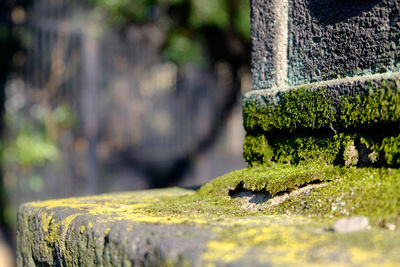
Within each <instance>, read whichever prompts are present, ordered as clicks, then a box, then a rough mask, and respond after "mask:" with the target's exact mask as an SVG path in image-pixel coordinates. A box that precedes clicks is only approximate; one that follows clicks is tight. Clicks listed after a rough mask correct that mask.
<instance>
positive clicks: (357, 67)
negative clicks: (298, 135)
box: [251, 0, 400, 90]
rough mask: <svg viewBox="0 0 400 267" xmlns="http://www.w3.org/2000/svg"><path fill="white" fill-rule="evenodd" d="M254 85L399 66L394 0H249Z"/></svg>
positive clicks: (399, 23) (398, 10)
mask: <svg viewBox="0 0 400 267" xmlns="http://www.w3.org/2000/svg"><path fill="white" fill-rule="evenodd" d="M251 5H252V20H251V23H252V26H251V27H252V38H251V40H252V71H253V89H254V90H260V89H272V88H275V87H285V86H297V85H301V84H307V83H312V82H318V81H326V80H332V79H337V78H339V77H341V78H344V77H354V76H362V75H370V74H376V73H383V72H396V71H399V70H400V64H399V63H400V53H399V45H400V1H399V0H367V1H365V0H348V1H344V0H343V1H342V0H327V1H319V0H284V1H277V0H253V1H251Z"/></svg>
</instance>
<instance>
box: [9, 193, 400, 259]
mask: <svg viewBox="0 0 400 267" xmlns="http://www.w3.org/2000/svg"><path fill="white" fill-rule="evenodd" d="M192 193H193V192H192V191H189V190H180V189H166V190H155V191H145V192H136V193H122V194H111V195H102V196H93V197H84V198H74V199H60V200H50V201H44V202H32V203H28V204H25V205H23V206H21V208H20V210H19V214H18V248H17V265H18V266H94V265H96V266H269V265H279V266H289V265H301V266H308V265H313V266H315V265H326V264H328V265H340V266H362V265H366V264H380V265H385V264H386V265H387V266H396V265H399V264H400V255H399V254H398V249H399V248H400V232H399V231H391V232H389V231H387V230H382V229H372V230H370V231H365V232H359V233H357V234H356V235H355V234H347V235H343V234H340V233H334V232H332V231H331V230H330V229H332V228H331V225H332V221H331V220H327V219H318V220H315V219H311V218H304V217H298V216H271V215H266V216H251V215H250V214H249V215H246V216H239V217H235V216H233V217H232V216H221V215H217V214H212V213H211V214H210V213H207V214H195V213H186V214H185V212H184V211H182V212H181V213H180V214H176V215H175V216H172V215H171V214H170V215H164V214H149V213H148V211H146V207H147V206H149V205H151V204H156V203H158V202H159V201H162V199H163V198H165V197H167V198H171V197H175V196H182V195H191V194H192Z"/></svg>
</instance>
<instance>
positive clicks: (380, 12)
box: [243, 0, 400, 167]
mask: <svg viewBox="0 0 400 267" xmlns="http://www.w3.org/2000/svg"><path fill="white" fill-rule="evenodd" d="M251 5H252V14H251V15H252V21H251V22H252V76H253V83H252V89H253V90H252V91H251V92H249V93H247V94H246V95H245V96H244V97H243V109H244V126H245V129H246V132H247V137H246V141H245V144H244V156H245V158H246V160H247V162H248V163H249V165H257V164H262V163H265V162H267V161H270V160H272V161H278V162H291V163H299V162H301V161H307V160H315V159H318V160H323V161H325V162H327V163H334V164H338V165H347V166H352V165H355V166H367V165H373V166H392V167H398V166H400V155H399V153H398V152H396V151H393V149H392V148H393V147H395V146H396V145H398V144H399V140H400V136H399V133H400V131H399V121H400V96H399V91H400V89H399V84H398V81H399V79H400V73H399V70H400V1H398V0H393V1H391V0H382V1H379V0H370V1H362V0H351V1H344V0H343V1H342V0H327V1H319V0H283V1H278V0H253V1H251Z"/></svg>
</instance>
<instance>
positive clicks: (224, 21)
mask: <svg viewBox="0 0 400 267" xmlns="http://www.w3.org/2000/svg"><path fill="white" fill-rule="evenodd" d="M86 1H89V3H91V4H93V5H94V6H96V7H98V8H100V9H102V10H103V11H105V13H106V14H107V15H108V16H107V21H108V22H109V23H110V24H111V25H119V26H121V25H127V24H129V23H145V22H149V21H152V22H154V23H156V24H158V25H159V26H160V27H161V28H162V29H163V30H164V31H165V32H166V36H167V38H166V42H165V46H164V49H163V52H164V56H165V58H166V59H169V60H173V61H175V62H176V63H178V64H185V63H189V62H191V63H197V64H200V65H203V64H204V63H205V62H207V60H204V59H203V58H204V57H207V56H209V55H210V54H212V53H210V51H209V50H210V42H209V39H210V38H214V39H215V38H220V39H221V40H220V41H221V42H224V40H223V39H226V33H229V34H230V35H231V36H232V35H233V36H235V37H236V38H238V39H240V40H241V42H242V43H243V44H244V45H247V44H248V43H249V40H250V6H249V1H248V0H135V1H131V0H86ZM215 32H217V34H212V33H215ZM218 33H220V34H218ZM228 41H229V40H228ZM228 61H229V60H228Z"/></svg>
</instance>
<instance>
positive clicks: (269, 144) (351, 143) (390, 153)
mask: <svg viewBox="0 0 400 267" xmlns="http://www.w3.org/2000/svg"><path fill="white" fill-rule="evenodd" d="M386 134H387V133H370V134H367V133H357V134H356V133H339V134H319V135H306V134H295V135H291V136H285V135H283V136H274V135H271V136H267V135H263V134H260V135H256V136H253V135H247V136H246V138H245V141H244V146H243V155H244V158H245V159H246V162H247V163H248V165H249V166H251V167H253V166H257V165H262V164H268V163H269V162H271V161H272V162H278V163H292V164H298V163H301V162H313V161H317V162H324V163H327V164H334V165H339V166H346V167H351V166H358V167H366V166H371V167H394V168H399V167H400V135H397V134H395V135H393V136H387V135H386Z"/></svg>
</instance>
